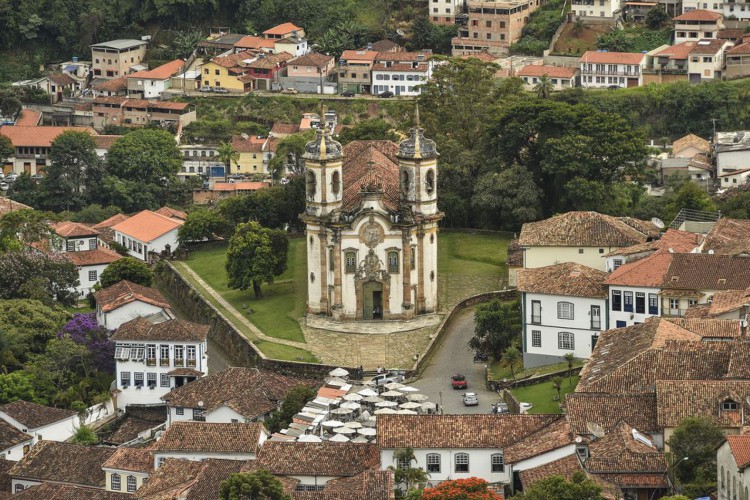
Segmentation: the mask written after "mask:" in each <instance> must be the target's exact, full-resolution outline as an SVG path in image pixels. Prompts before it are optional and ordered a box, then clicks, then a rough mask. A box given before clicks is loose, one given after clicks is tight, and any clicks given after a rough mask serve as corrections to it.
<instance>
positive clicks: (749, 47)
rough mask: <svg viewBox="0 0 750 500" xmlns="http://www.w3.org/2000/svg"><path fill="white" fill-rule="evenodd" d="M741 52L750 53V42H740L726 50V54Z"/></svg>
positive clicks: (731, 54)
mask: <svg viewBox="0 0 750 500" xmlns="http://www.w3.org/2000/svg"><path fill="white" fill-rule="evenodd" d="M743 54H750V42H745V43H741V44H739V45H737V46H735V47H732V48H731V49H729V50H727V54H726V55H728V56H739V55H743Z"/></svg>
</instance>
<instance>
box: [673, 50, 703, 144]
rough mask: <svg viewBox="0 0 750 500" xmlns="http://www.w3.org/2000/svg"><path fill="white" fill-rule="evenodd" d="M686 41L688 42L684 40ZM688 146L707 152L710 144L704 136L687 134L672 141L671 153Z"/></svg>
mask: <svg viewBox="0 0 750 500" xmlns="http://www.w3.org/2000/svg"><path fill="white" fill-rule="evenodd" d="M685 43H688V42H685ZM688 148H696V149H698V150H699V151H703V152H704V153H708V152H710V151H711V144H710V143H709V142H708V141H707V140H706V139H704V138H702V137H698V136H697V135H695V134H688V135H686V136H685V137H681V138H680V139H677V140H676V141H674V142H673V143H672V153H675V154H677V153H680V152H682V151H684V150H686V149H688Z"/></svg>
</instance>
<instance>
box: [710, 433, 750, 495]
mask: <svg viewBox="0 0 750 500" xmlns="http://www.w3.org/2000/svg"><path fill="white" fill-rule="evenodd" d="M722 474H723V475H722ZM716 478H717V481H716V487H717V492H718V499H719V500H734V499H737V498H749V497H748V493H750V471H748V470H747V469H744V470H742V471H740V470H738V469H737V463H736V462H735V460H734V456H733V455H732V452H731V449H730V448H729V443H727V442H724V444H722V445H721V446H720V447H719V449H718V450H716Z"/></svg>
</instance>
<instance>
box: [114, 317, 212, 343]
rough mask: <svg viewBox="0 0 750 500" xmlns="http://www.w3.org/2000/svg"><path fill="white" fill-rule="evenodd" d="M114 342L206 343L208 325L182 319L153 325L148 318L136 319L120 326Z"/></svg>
mask: <svg viewBox="0 0 750 500" xmlns="http://www.w3.org/2000/svg"><path fill="white" fill-rule="evenodd" d="M111 338H112V340H143V341H147V340H152V341H155V340H165V341H183V342H205V341H206V338H208V325H199V324H198V323H191V322H189V321H184V320H181V319H172V320H169V321H164V322H162V323H157V324H155V325H154V324H152V323H151V322H150V321H149V320H147V319H146V318H140V317H138V318H135V319H131V320H130V321H128V322H126V323H123V324H122V325H120V328H118V329H117V331H116V332H115V333H114V334H113V335H112V337H111Z"/></svg>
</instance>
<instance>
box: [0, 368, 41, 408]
mask: <svg viewBox="0 0 750 500" xmlns="http://www.w3.org/2000/svg"><path fill="white" fill-rule="evenodd" d="M19 399H20V400H22V401H29V402H32V403H36V404H41V405H43V404H47V400H46V399H44V398H41V397H39V396H37V393H36V384H35V383H34V378H33V376H32V375H31V374H30V373H28V372H26V371H23V370H18V371H14V372H13V373H3V374H1V375H0V404H6V403H12V402H13V401H18V400H19Z"/></svg>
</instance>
